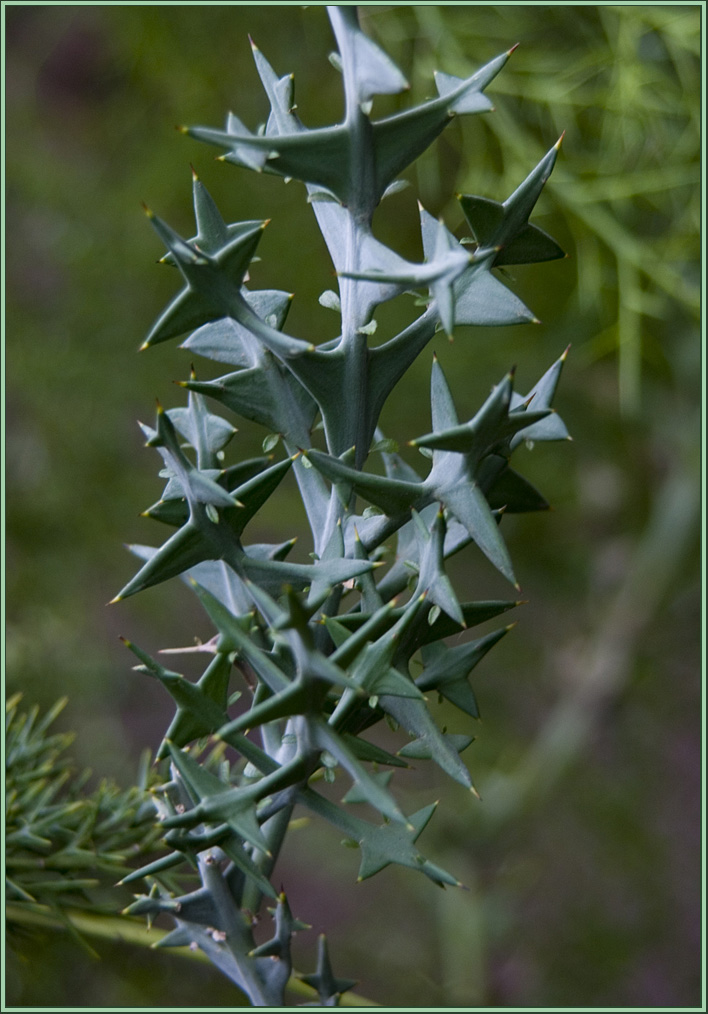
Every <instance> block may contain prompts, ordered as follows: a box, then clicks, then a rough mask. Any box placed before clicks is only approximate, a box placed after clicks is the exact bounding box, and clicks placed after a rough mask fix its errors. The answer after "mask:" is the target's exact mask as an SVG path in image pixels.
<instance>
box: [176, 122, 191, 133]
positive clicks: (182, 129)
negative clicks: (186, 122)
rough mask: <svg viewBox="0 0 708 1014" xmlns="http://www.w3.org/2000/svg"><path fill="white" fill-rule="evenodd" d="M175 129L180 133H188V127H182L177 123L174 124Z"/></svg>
mask: <svg viewBox="0 0 708 1014" xmlns="http://www.w3.org/2000/svg"><path fill="white" fill-rule="evenodd" d="M175 130H178V131H179V132H180V134H188V133H189V127H182V126H180V125H179V124H176V125H175Z"/></svg>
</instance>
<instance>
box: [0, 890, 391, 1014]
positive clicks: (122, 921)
mask: <svg viewBox="0 0 708 1014" xmlns="http://www.w3.org/2000/svg"><path fill="white" fill-rule="evenodd" d="M62 914H63V916H64V920H66V921H67V922H69V923H70V924H71V925H72V926H73V927H74V929H76V930H77V931H78V932H79V933H83V934H85V935H86V936H92V937H96V938H98V939H102V940H111V941H114V942H115V941H119V940H120V941H123V942H124V943H127V944H133V945H134V946H136V947H155V946H157V945H158V944H159V942H160V940H162V938H163V937H165V936H167V931H165V930H161V929H157V928H156V927H155V926H152V927H150V928H148V927H147V926H146V924H145V920H144V919H134V918H131V917H130V916H118V915H97V914H96V913H94V912H82V911H80V910H78V909H71V910H66V909H64V910H63V913H62ZM5 916H6V920H7V923H8V925H10V926H11V925H12V924H13V923H15V924H17V925H21V926H35V927H37V928H38V929H52V930H57V929H66V923H65V922H64V921H63V920H62V919H60V918H59V917H58V916H57V915H55V914H54V913H53V912H52V910H51V909H50V908H48V907H47V906H45V905H17V904H13V903H12V902H10V903H8V904H7V905H6V906H5ZM171 953H172V954H175V955H178V956H179V957H181V958H190V959H191V960H193V961H200V962H203V963H205V964H207V965H210V964H211V962H210V961H209V958H207V956H206V955H205V954H204V953H203V952H202V951H199V950H191V949H190V948H189V947H174V948H171ZM288 989H289V990H290V991H291V992H293V993H295V994H296V995H297V996H302V997H311V996H312V990H311V989H310V988H309V987H308V986H306V985H305V984H304V983H303V982H301V981H300V980H299V979H298V978H297V977H296V976H295V975H292V976H291V977H290V980H289V982H288ZM339 1005H340V1007H378V1006H379V1004H377V1003H375V1002H374V1001H373V1000H369V999H368V998H367V997H363V996H359V995H358V994H357V993H351V992H347V993H343V994H342V996H341V998H340V1001H339Z"/></svg>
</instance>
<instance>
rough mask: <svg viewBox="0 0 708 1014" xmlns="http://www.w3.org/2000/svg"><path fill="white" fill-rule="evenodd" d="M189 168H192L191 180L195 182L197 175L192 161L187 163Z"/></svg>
mask: <svg viewBox="0 0 708 1014" xmlns="http://www.w3.org/2000/svg"><path fill="white" fill-rule="evenodd" d="M189 168H190V169H191V170H192V182H193V183H196V182H197V180H198V179H199V177H198V176H197V170H196V169H195V168H194V166H193V165H192V163H191V162H190V163H189Z"/></svg>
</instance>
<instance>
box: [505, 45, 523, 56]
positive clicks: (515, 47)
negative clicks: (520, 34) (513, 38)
mask: <svg viewBox="0 0 708 1014" xmlns="http://www.w3.org/2000/svg"><path fill="white" fill-rule="evenodd" d="M519 46H520V43H518V42H515V43H514V45H513V46H512V47H511V49H507V51H506V55H507V56H511V54H512V53H513V52H514V50H515V49H518V48H519Z"/></svg>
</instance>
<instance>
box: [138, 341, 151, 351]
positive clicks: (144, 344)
mask: <svg viewBox="0 0 708 1014" xmlns="http://www.w3.org/2000/svg"><path fill="white" fill-rule="evenodd" d="M149 348H150V346H149V345H148V343H147V342H143V344H142V345H141V346H140V348H139V349H138V352H144V351H145V349H149Z"/></svg>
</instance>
